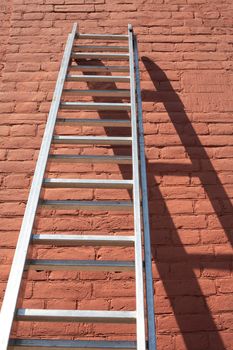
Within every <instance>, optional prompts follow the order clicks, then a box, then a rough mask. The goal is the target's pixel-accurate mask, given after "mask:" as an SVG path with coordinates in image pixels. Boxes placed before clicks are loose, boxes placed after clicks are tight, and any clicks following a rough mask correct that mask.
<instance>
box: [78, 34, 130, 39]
mask: <svg viewBox="0 0 233 350" xmlns="http://www.w3.org/2000/svg"><path fill="white" fill-rule="evenodd" d="M76 38H77V39H96V40H128V39H129V37H128V35H121V34H76Z"/></svg>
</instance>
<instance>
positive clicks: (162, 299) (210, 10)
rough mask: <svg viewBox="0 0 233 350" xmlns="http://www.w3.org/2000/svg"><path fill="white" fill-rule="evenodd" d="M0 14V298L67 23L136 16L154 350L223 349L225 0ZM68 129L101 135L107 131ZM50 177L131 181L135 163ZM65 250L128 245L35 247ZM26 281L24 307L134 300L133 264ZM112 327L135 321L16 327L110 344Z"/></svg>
mask: <svg viewBox="0 0 233 350" xmlns="http://www.w3.org/2000/svg"><path fill="white" fill-rule="evenodd" d="M0 9H1V13H0V18H1V20H0V26H1V32H0V36H1V43H2V45H1V49H0V114H1V118H0V171H1V173H0V183H1V189H0V223H1V225H0V263H1V264H0V297H1V300H2V297H3V294H4V290H5V286H6V281H7V277H8V273H9V267H10V264H11V260H12V256H13V253H14V248H15V244H16V241H17V235H18V231H19V229H20V225H21V221H22V215H23V212H24V208H25V203H26V200H27V196H28V191H29V185H30V181H31V177H32V174H33V171H34V168H35V162H36V158H37V155H38V150H39V147H40V144H41V138H42V135H43V130H44V125H45V121H46V118H47V113H48V110H49V106H50V102H51V98H52V93H53V89H54V85H55V81H56V77H57V72H58V68H59V64H60V61H61V57H62V53H63V49H64V44H65V41H66V37H67V33H68V32H69V31H70V29H71V26H72V23H73V22H74V21H78V22H79V26H80V31H81V32H84V33H85V32H94V33H95V32H96V33H108V32H114V33H125V31H126V28H127V24H128V23H129V22H131V23H132V24H133V25H134V29H135V32H136V33H137V34H138V41H139V50H140V57H141V62H140V67H141V84H142V89H143V107H144V127H145V141H146V154H147V169H148V174H147V175H148V180H149V197H150V219H151V238H152V253H153V272H154V286H155V305H156V324H157V338H158V349H159V350H225V349H227V350H232V349H233V317H232V308H233V287H232V242H233V239H232V235H233V219H232V198H233V174H232V165H233V156H232V154H233V135H232V131H233V126H232V125H233V124H232V112H233V100H232V86H233V84H232V83H233V62H232V58H233V54H232V52H233V50H232V42H233V32H232V24H233V20H232V13H233V4H232V1H231V0H218V1H217V0H212V1H209V0H153V1H152V0H147V1H144V0H136V1H133V0H121V1H120V0H116V1H110V0H2V1H1V4H0ZM83 86H85V85H83ZM60 130H61V129H60ZM73 130H74V129H73ZM57 131H58V132H59V127H58V129H57ZM70 132H71V129H69V130H68V129H67V133H70ZM75 132H76V133H77V134H78V133H80V132H84V134H86V135H90V134H92V133H93V132H94V133H95V134H96V135H100V134H102V133H103V130H102V129H100V130H99V129H96V130H94V129H93V128H87V127H86V128H83V130H81V129H80V128H75ZM59 151H63V152H69V149H67V148H64V147H63V148H61V147H60V149H59ZM78 152H79V153H80V154H93V153H95V154H111V151H110V150H109V149H108V148H95V149H91V148H81V147H80V148H77V153H78ZM70 172H71V174H70ZM48 173H49V174H50V175H53V176H56V177H58V176H60V177H62V176H65V177H69V176H72V177H77V176H79V177H82V178H83V177H87V176H88V177H93V176H95V177H97V178H122V177H129V176H130V169H129V167H121V168H119V167H118V166H116V165H114V166H107V167H105V168H104V170H103V167H102V166H101V165H98V164H95V165H93V166H92V165H90V164H80V165H74V166H72V167H71V166H70V165H69V164H64V165H63V166H62V165H59V164H50V165H49V168H48ZM110 173H112V174H113V175H112V177H111V175H110ZM43 195H44V196H46V197H47V198H50V199H56V197H57V196H59V197H60V198H62V199H74V198H79V199H86V200H91V199H111V198H113V196H114V197H115V198H118V199H128V198H129V194H128V193H127V192H126V191H117V192H115V193H114V192H112V191H111V192H109V191H100V190H95V191H94V190H81V189H80V190H78V191H75V192H74V191H65V192H64V191H60V190H59V191H56V193H55V194H54V191H52V190H46V191H45V193H43ZM77 214H79V216H77ZM35 229H36V230H37V231H38V232H55V233H56V232H70V233H75V232H80V233H84V234H85V233H97V234H103V233H106V234H114V233H122V234H129V233H130V232H131V233H132V229H133V225H132V216H131V215H127V214H124V215H123V217H122V214H120V215H119V214H117V213H112V214H108V213H96V215H89V213H87V212H84V211H83V212H80V213H76V212H75V213H74V212H68V211H61V212H59V213H58V212H54V211H52V210H49V211H45V210H42V211H41V215H40V218H39V217H38V218H37V219H36V222H35ZM71 254H72V255H73V256H75V257H76V258H79V259H107V258H109V257H111V258H112V259H117V258H119V256H124V258H125V259H132V257H133V251H132V249H125V248H124V249H123V248H116V249H115V248H114V250H113V249H109V248H92V247H85V248H84V247H80V248H61V247H59V248H54V249H53V250H51V249H48V248H47V247H42V246H41V247H40V248H37V249H36V248H33V250H32V251H30V256H32V257H35V258H61V259H65V258H68V257H70V256H71ZM25 277H27V283H25V285H24V286H23V289H22V293H21V298H20V300H19V305H20V306H23V307H31V308H58V309H59V308H66V309H76V308H77V309H106V310H127V309H128V310H132V309H134V307H135V302H134V278H133V274H131V273H121V274H117V273H102V272H101V273H100V272H98V273H84V272H80V273H76V272H62V273H61V272H30V273H28V274H27V275H25ZM116 330H117V332H118V334H119V336H118V339H132V338H133V335H134V327H132V326H129V327H123V326H116V325H107V326H106V325H102V324H88V325H82V324H81V325H80V324H62V323H61V324H56V325H54V324H45V323H19V324H18V325H17V324H16V325H15V327H14V330H13V332H14V334H16V335H17V336H18V337H42V338H46V337H48V336H49V337H51V338H54V337H57V335H58V334H59V335H60V336H61V337H62V338H67V339H74V338H79V339H88V338H90V337H91V336H93V335H94V337H95V338H97V339H103V338H106V339H115V338H116ZM1 331H2V330H0V332H1Z"/></svg>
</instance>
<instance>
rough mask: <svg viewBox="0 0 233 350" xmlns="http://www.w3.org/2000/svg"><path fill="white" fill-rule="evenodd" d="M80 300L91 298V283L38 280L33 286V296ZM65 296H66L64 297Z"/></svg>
mask: <svg viewBox="0 0 233 350" xmlns="http://www.w3.org/2000/svg"><path fill="white" fill-rule="evenodd" d="M51 295H52V296H53V298H54V299H65V300H80V299H85V298H89V297H90V295H91V284H90V283H86V282H85V283H82V282H68V281H65V282H61V281H60V282H52V283H48V282H36V283H35V285H34V287H33V297H35V298H37V299H50V298H51ZM64 296H65V297H64Z"/></svg>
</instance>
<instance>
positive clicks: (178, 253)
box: [142, 57, 233, 350]
mask: <svg viewBox="0 0 233 350" xmlns="http://www.w3.org/2000/svg"><path fill="white" fill-rule="evenodd" d="M142 62H143V64H144V67H145V68H146V71H147V73H148V75H149V77H150V79H151V81H152V83H153V85H154V88H155V90H153V91H151V90H144V91H142V98H143V101H150V102H155V101H160V102H162V103H163V106H164V107H165V110H166V112H167V114H168V116H169V118H170V121H171V123H172V124H173V126H174V128H175V130H176V133H177V135H178V136H179V138H180V141H181V145H182V146H183V147H184V148H185V150H186V153H187V155H188V157H189V161H190V163H191V164H190V165H189V164H188V165H182V164H172V163H163V162H159V161H158V162H156V163H155V164H150V163H149V162H147V169H148V175H149V178H150V181H149V186H150V188H149V190H150V192H152V199H151V200H150V203H149V210H150V220H151V239H152V242H153V243H154V247H153V248H152V253H153V259H154V261H155V262H156V268H157V271H158V279H160V280H161V281H162V284H163V288H161V285H160V286H158V290H157V293H158V294H160V295H161V297H160V296H157V298H158V299H159V298H164V300H163V301H162V302H165V299H166V298H168V300H169V303H170V306H169V307H171V308H172V311H173V315H174V319H172V317H170V316H169V313H170V312H171V311H169V307H168V310H167V314H166V311H165V312H164V313H163V311H162V309H161V308H160V309H161V310H158V323H159V326H158V328H159V329H161V333H158V335H160V334H161V335H163V334H169V325H170V327H172V328H173V332H172V333H173V334H181V335H182V337H183V343H184V344H185V345H184V348H185V349H187V350H193V349H197V348H198V349H200V350H201V349H203V350H204V349H205V350H207V349H211V350H225V349H226V347H225V345H224V343H223V339H222V338H221V335H220V334H219V331H220V330H221V329H222V328H221V327H222V326H221V324H220V321H219V317H218V316H217V315H212V314H211V309H210V307H209V305H207V301H206V297H207V296H208V295H211V294H212V295H214V294H215V290H214V289H213V288H215V287H213V284H211V283H210V282H211V280H210V279H208V273H207V275H204V278H199V277H200V276H201V275H200V273H203V271H204V272H206V271H208V269H215V270H225V271H231V269H232V254H219V255H214V254H212V252H208V250H207V251H206V253H205V251H204V252H203V250H202V252H203V253H199V251H198V248H199V246H198V245H197V246H196V248H195V251H194V253H191V254H189V253H188V251H186V249H185V247H184V245H183V243H182V240H181V238H180V234H179V228H180V227H182V223H181V221H182V219H181V221H180V223H176V224H175V223H174V221H173V218H172V215H171V214H170V213H169V211H168V209H167V207H166V202H165V200H164V196H163V195H162V193H161V191H160V189H159V184H158V183H156V180H155V175H167V174H169V175H172V174H174V175H175V176H190V175H191V176H198V177H199V179H200V184H201V186H202V187H203V189H204V191H205V193H206V194H207V196H208V199H209V201H210V203H211V205H212V207H213V209H214V212H215V213H216V216H217V218H218V220H219V222H220V224H221V226H222V229H223V230H224V232H225V235H226V237H227V240H228V241H229V243H230V244H231V246H232V244H233V235H232V229H231V228H230V226H231V227H232V224H233V217H230V215H224V214H225V212H224V208H226V211H227V214H231V215H232V213H233V210H232V209H233V208H232V204H231V201H230V199H229V198H228V196H227V193H226V191H225V189H224V187H223V186H222V184H221V182H220V180H219V178H218V176H217V174H216V172H215V169H214V167H213V165H212V164H211V161H210V159H209V157H208V154H207V152H206V150H205V148H204V147H203V145H202V144H201V141H200V139H199V138H198V136H197V134H196V132H195V130H194V128H193V126H192V124H191V122H190V120H189V118H188V116H187V114H186V113H185V110H184V105H183V103H182V101H181V99H180V97H179V96H178V94H177V93H176V92H175V91H174V89H173V87H172V85H171V83H170V81H169V79H168V78H167V76H166V74H165V73H164V72H163V70H162V69H161V68H160V67H159V66H158V65H156V64H155V63H154V62H153V61H152V60H151V59H149V58H147V57H142ZM160 82H163V84H162V85H163V86H164V85H166V90H164V89H163V88H162V87H161V84H160ZM167 96H169V98H168V97H167ZM171 101H172V103H170V102H171ZM174 106H175V111H176V113H174ZM177 113H179V124H177V120H176V116H177ZM155 121H156V118H155ZM181 124H182V125H186V127H188V133H189V135H188V137H187V135H185V134H184V133H183V132H182V128H181V127H180V125H181ZM155 137H156V136H155ZM190 142H191V144H192V145H194V146H195V149H196V150H195V151H192V149H191V148H189V146H190ZM200 159H205V163H206V169H208V170H207V171H205V170H203V171H197V169H196V167H195V166H196V162H197V161H198V160H200ZM210 177H211V178H210ZM208 179H209V181H208ZM210 180H211V181H210ZM209 182H211V183H213V184H214V189H215V190H214V191H213V185H212V186H211V185H209ZM183 186H184V185H183ZM158 201H159V203H160V205H159V207H158V205H157V204H158ZM219 207H221V208H222V210H220V209H219ZM156 208H157V209H156ZM163 208H164V209H163ZM181 217H182V216H181ZM194 220H195V218H194ZM161 222H162V223H163V224H161ZM194 228H195V225H194ZM197 232H198V231H197ZM161 235H162V236H163V237H162V236H161ZM164 235H165V237H164ZM210 241H211V239H210ZM204 248H205V246H204ZM205 276H207V279H205ZM210 276H211V275H210ZM158 283H159V282H158ZM205 283H206V284H205ZM162 289H164V290H163V291H162ZM205 294H206V295H205ZM157 298H156V299H157ZM156 299H155V303H156V304H159V300H156ZM165 309H166V306H165ZM155 310H156V308H155ZM166 321H167V324H166ZM163 327H164V332H163ZM196 341H197V342H198V343H200V347H198V345H197V344H198V343H197V344H196V346H197V347H195V345H194V343H195V342H196Z"/></svg>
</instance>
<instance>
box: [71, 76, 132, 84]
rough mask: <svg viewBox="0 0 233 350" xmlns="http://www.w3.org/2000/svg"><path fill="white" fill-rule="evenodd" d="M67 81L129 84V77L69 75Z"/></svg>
mask: <svg viewBox="0 0 233 350" xmlns="http://www.w3.org/2000/svg"><path fill="white" fill-rule="evenodd" d="M66 81H94V82H102V81H103V82H121V83H128V82H129V81H130V77H129V76H124V75H72V74H68V75H67V77H66Z"/></svg>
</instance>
